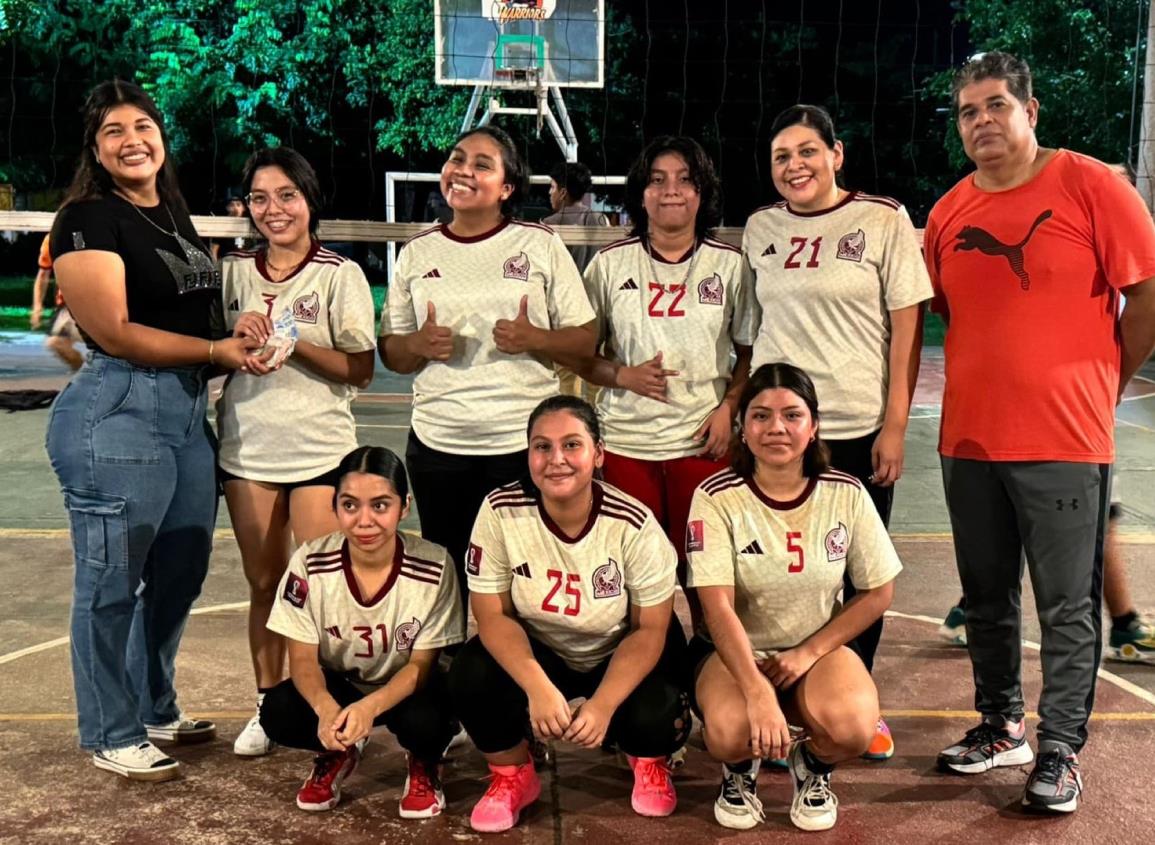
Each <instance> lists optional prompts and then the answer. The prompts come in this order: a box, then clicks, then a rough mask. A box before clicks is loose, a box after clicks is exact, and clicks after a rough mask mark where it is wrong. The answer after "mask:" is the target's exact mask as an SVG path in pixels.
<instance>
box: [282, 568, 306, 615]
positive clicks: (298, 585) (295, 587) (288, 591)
mask: <svg viewBox="0 0 1155 845" xmlns="http://www.w3.org/2000/svg"><path fill="white" fill-rule="evenodd" d="M308 595H309V582H308V581H306V580H305V579H304V578H302V577H301V576H300V575H298V574H296V573H295V572H290V573H289V578H288V580H286V581H285V592H284V593H283V594H282V595H281V598H283V599H284V600H285V601H287V602H288V603H289V604H291V605H292V606H293V607H297V608H301V607H304V606H305V598H306V597H307V596H308Z"/></svg>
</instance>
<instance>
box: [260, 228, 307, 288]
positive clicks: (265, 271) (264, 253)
mask: <svg viewBox="0 0 1155 845" xmlns="http://www.w3.org/2000/svg"><path fill="white" fill-rule="evenodd" d="M320 248H321V242H320V241H319V240H317V239H316V238H312V239H311V240H310V241H309V251H308V252H307V253H305V257H304V259H302V260H301V263H300V264H298V265H297V266H296V268H295V269H294V270H293V272H292V273H290V274H289V275H287V276H285V278H283V279H281V280H280V281H274V280H273V279H271V278H270V277H269V262H268V261H267V260H266V259H267V258H268V257H269V248H268V247H264V248H263V249H259V250H257V258H256V262H257V272H258V273H260V274H261V278H263V279H264V280H265V281H266V282H271V283H272V284H274V285H283V284H284V283H285V282H287V281H289V279H291V278H293V276H295V275H297V274H298V273H300V272H301V271H302V270H303V269H305V267H306V266H308V264H309V262H310V261H312V260H313V256H315V255H316V254H317V250H319V249H320Z"/></svg>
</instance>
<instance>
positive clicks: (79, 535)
mask: <svg viewBox="0 0 1155 845" xmlns="http://www.w3.org/2000/svg"><path fill="white" fill-rule="evenodd" d="M205 398H206V390H205V377H204V376H203V374H202V371H201V368H199V367H173V368H165V369H154V368H151V367H138V366H135V365H133V364H130V363H129V362H127V361H123V360H121V359H119V358H111V357H109V356H107V355H101V354H95V355H93V356H92V357H91V358H90V359H89V361H88V362H87V363H86V364H85V365H84V367H83V368H81V370H80V371H79V372H78V373H77V374H76V375H75V376H73V378H72V381H71V382H70V383H69V384H68V386H67V387H66V388H65V389H64V391H63V392H62V393H61V394H60V396H59V397H58V398H57V400H56V404H55V405H53V407H52V415H51V418H50V419H49V422H48V439H47V447H48V456H49V458H51V460H52V468H53V470H54V471H55V472H56V477H57V478H58V479H59V481H60V486H61V489H62V491H63V493H64V502H65V506H66V507H67V508H68V516H69V521H70V524H71V528H72V549H73V555H74V556H75V559H76V577H75V583H74V586H73V595H72V677H73V683H74V685H75V688H76V708H77V713H78V721H79V727H80V745H81V747H82V748H123V747H125V746H129V745H134V744H137V743H140V742H144V741H145V740H146V738H147V734H146V731H145V725H157V724H164V723H166V722H171V721H172V720H174V719H176V718H177V716H178V715H179V712H180V711H179V709H178V708H177V704H176V692H175V690H174V688H173V672H174V665H173V664H174V660H175V658H176V652H177V648H178V646H179V645H180V639H181V634H182V633H183V632H184V627H185V622H186V621H187V620H188V614H189V610H190V609H191V608H192V604H193V602H194V601H195V600H196V598H197V596H198V595H199V594H200V590H201V584H202V583H203V582H204V579H205V575H206V574H207V573H208V564H209V554H210V552H211V551H212V533H213V526H214V525H215V524H216V511H217V497H216V480H215V474H214V468H215V465H216V461H215V454H214V451H215V450H214V441H213V438H212V434H211V432H210V431H209V428H208V425H207V422H206V420H205Z"/></svg>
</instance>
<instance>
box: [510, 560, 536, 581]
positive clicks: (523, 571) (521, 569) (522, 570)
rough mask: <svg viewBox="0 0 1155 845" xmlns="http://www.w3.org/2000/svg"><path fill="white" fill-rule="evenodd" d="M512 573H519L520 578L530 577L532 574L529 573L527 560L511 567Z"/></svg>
mask: <svg viewBox="0 0 1155 845" xmlns="http://www.w3.org/2000/svg"><path fill="white" fill-rule="evenodd" d="M513 574H514V575H520V576H521V577H522V578H532V577H533V576H532V575H530V574H529V561H526V562H525V563H523V564H522V565H521V566H515V567H514V568H513Z"/></svg>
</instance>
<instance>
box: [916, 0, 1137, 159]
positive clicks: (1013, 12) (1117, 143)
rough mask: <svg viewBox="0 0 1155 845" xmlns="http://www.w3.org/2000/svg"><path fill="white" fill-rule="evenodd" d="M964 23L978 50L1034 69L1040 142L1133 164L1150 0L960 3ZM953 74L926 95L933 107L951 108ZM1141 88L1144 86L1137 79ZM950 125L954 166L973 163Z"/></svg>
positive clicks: (969, 0) (939, 76)
mask: <svg viewBox="0 0 1155 845" xmlns="http://www.w3.org/2000/svg"><path fill="white" fill-rule="evenodd" d="M954 5H955V7H956V8H957V9H958V14H957V17H956V20H957V21H958V23H960V24H965V25H966V26H967V27H968V28H969V33H970V38H969V40H970V43H971V44H972V45H973V48H974V51H975V52H981V51H986V50H1003V51H1005V52H1008V53H1013V54H1014V55H1016V56H1019V57H1020V58H1023V59H1025V60H1026V61H1027V62H1028V64H1030V66H1031V70H1032V75H1033V78H1034V93H1035V96H1036V97H1037V98H1038V100H1039V102H1040V104H1041V109H1040V113H1039V126H1038V136H1039V141H1040V143H1042V144H1044V145H1047V146H1054V147H1058V146H1062V147H1067V148H1069V149H1073V150H1078V151H1079V152H1084V153H1087V154H1089V155H1093V156H1095V157H1097V158H1100V159H1103V160H1104V161H1125V160H1126V161H1133V160H1134V158H1135V156H1134V152H1133V151H1134V146H1135V144H1136V142H1137V140H1138V139H1137V137H1136V135H1137V132H1138V127H1139V120H1140V116H1141V115H1140V113H1139V111H1138V109H1139V107H1140V99H1141V98H1137V97H1136V91H1137V92H1138V94H1139V95H1141V94H1142V91H1143V79H1142V64H1143V53H1142V52H1139V53H1138V55H1137V54H1136V51H1137V50H1138V51H1145V50H1146V46H1145V44H1143V43H1138V44H1137V41H1138V39H1137V38H1136V33H1137V32H1138V33H1144V32H1145V27H1146V21H1147V6H1148V3H1147V2H1146V0H955V4H954ZM951 76H952V72H943V73H940V74H937V75H936V76H934V77H933V78H932V79H930V80H929V82H928V85H927V86H926V88H925V89H924V96H925V98H926V99H927V100H928V101H929V102H930V103H932V104H934V105H936V106H939V107H945V106H947V105H948V104H949V103H950V82H951ZM1137 76H1138V82H1137V87H1136V79H1137ZM949 118H950V122H949V125H948V126H947V127H946V128H947V132H946V137H947V144H948V149H949V152H950V158H951V163H952V164H953V165H954V166H956V167H959V168H962V167H964V166H965V165H966V157H965V155H964V154H963V151H962V145H961V143H960V142H959V139H958V133H957V132H956V131H955V129H954V125H953V121H954V115H953V112H952V113H951V114H950V115H949Z"/></svg>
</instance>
